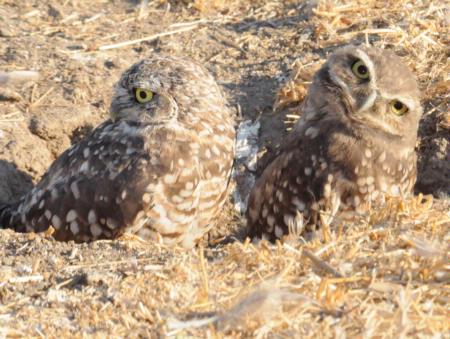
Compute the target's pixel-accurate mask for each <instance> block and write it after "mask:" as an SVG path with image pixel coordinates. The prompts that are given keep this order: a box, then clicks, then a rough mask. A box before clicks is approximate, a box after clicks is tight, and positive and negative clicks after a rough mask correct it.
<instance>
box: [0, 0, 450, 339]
mask: <svg viewBox="0 0 450 339" xmlns="http://www.w3.org/2000/svg"><path fill="white" fill-rule="evenodd" d="M143 3H146V2H143ZM317 6H318V5H317V4H316V2H315V1H247V0H240V1H238V0H236V1H210V2H207V1H194V2H192V1H163V0H160V1H150V2H149V4H148V5H146V6H141V5H140V2H139V1H119V0H114V1H102V0H99V1H94V2H92V4H91V2H88V1H52V0H46V1H37V0H35V1H20V2H17V1H9V0H3V1H1V2H0V70H1V71H13V70H36V71H39V73H40V79H39V81H37V82H27V83H25V84H20V85H14V86H13V85H11V86H2V87H0V203H2V202H10V201H14V200H15V199H18V198H19V197H20V196H21V195H22V194H24V193H25V192H27V191H28V190H29V189H30V188H31V187H32V186H33V184H34V183H36V182H37V181H38V180H39V178H40V177H41V176H42V175H43V173H44V172H45V170H46V169H47V168H48V166H49V165H50V164H51V162H52V161H53V160H54V159H55V158H56V157H57V156H58V155H59V154H60V153H61V152H62V151H64V150H65V149H66V148H67V147H68V146H69V145H71V144H72V143H74V142H76V141H77V140H79V139H80V138H82V137H83V136H84V135H85V134H86V133H88V132H89V131H90V130H92V128H93V127H95V126H96V125H97V124H99V123H100V122H101V121H103V120H104V119H106V118H107V117H108V107H109V101H110V99H109V98H110V96H111V89H112V86H113V84H114V83H115V81H116V80H117V79H118V77H119V75H120V73H121V72H122V71H123V70H124V69H125V68H127V67H128V66H129V65H130V64H131V63H133V62H135V61H137V60H139V59H141V58H145V57H146V56H149V55H152V54H154V53H162V52H164V53H169V54H176V55H188V56H190V57H192V58H194V59H196V60H199V61H201V62H202V63H204V64H205V65H206V66H207V68H208V69H209V70H210V71H211V72H212V73H213V74H214V76H215V77H216V79H217V81H218V82H219V84H220V85H221V86H223V88H224V90H225V92H226V95H227V97H228V99H229V102H230V106H232V107H233V108H234V109H235V111H236V114H237V116H238V117H239V120H246V119H252V120H254V119H259V121H260V123H261V130H260V149H261V152H260V156H261V157H262V158H261V161H260V162H259V165H258V170H257V173H260V171H261V168H263V167H264V164H265V163H267V161H268V159H270V157H271V155H272V154H273V152H274V151H275V150H276V148H277V143H278V141H279V140H280V138H281V137H282V136H283V135H284V134H285V133H286V127H285V123H284V121H285V119H286V114H292V113H293V112H294V113H295V112H296V107H297V105H298V100H297V99H295V98H294V99H292V98H291V99H289V98H288V99H286V98H281V99H286V100H285V101H286V102H284V104H285V105H283V107H281V108H279V109H276V110H274V107H275V105H276V102H277V101H276V100H278V101H280V100H281V99H280V93H281V92H280V88H281V89H283V88H284V89H285V88H286V86H288V85H289V79H291V80H292V81H294V83H295V82H296V83H297V84H298V83H301V84H306V85H305V86H307V82H308V80H310V77H311V74H312V73H313V72H311V69H314V67H317V65H318V64H320V62H322V61H323V60H324V59H325V57H326V55H327V54H328V53H329V52H330V51H332V50H333V49H334V48H335V47H337V46H339V45H343V44H347V43H363V42H364V41H365V40H366V38H367V39H369V41H370V42H372V43H375V44H376V45H384V46H386V47H388V48H393V49H394V50H396V52H397V53H399V54H400V55H403V56H404V57H405V60H406V61H407V62H408V63H409V64H410V65H411V67H412V68H413V69H414V71H415V72H416V73H417V74H418V78H419V81H420V85H421V87H422V89H423V92H424V100H423V105H424V111H425V115H424V118H423V121H422V123H421V127H420V132H419V134H420V143H419V145H418V152H419V175H418V183H417V189H416V190H417V193H419V192H422V193H424V194H433V195H434V196H435V197H436V198H439V197H440V198H442V199H444V200H443V201H442V202H439V203H438V205H439V204H440V206H441V207H440V210H441V211H444V212H445V211H448V205H446V202H445V197H446V196H448V195H449V194H450V115H449V94H448V89H449V88H450V85H449V80H448V74H449V64H448V47H447V49H446V48H445V44H446V43H447V46H448V43H449V40H448V36H449V35H448V34H447V38H446V37H445V34H442V31H441V34H440V35H438V36H436V35H433V29H436V30H438V29H443V28H442V25H443V23H445V20H443V21H442V22H441V21H433V19H430V18H429V16H430V15H437V14H436V13H438V12H433V13H434V14H433V13H432V14H429V15H428V16H426V13H425V12H426V10H425V9H424V8H425V7H426V6H425V7H421V9H422V10H423V13H425V14H423V15H424V17H423V18H424V19H423V22H424V25H425V23H427V24H429V23H430V22H431V23H435V27H434V28H433V27H432V28H428V31H427V32H429V36H430V37H431V39H432V40H433V39H434V40H437V39H441V40H439V41H437V42H436V41H434V40H433V41H434V42H435V44H437V46H436V45H434V44H433V43H429V44H427V45H426V46H427V47H426V48H425V49H424V47H423V46H422V45H420V46H419V45H414V42H412V40H413V37H410V36H408V37H407V42H408V43H406V42H402V43H398V41H399V40H400V38H399V37H398V36H393V37H391V36H390V35H389V34H387V35H383V34H384V33H380V34H377V33H375V34H369V35H367V34H364V33H360V34H358V33H357V34H349V33H352V32H358V31H363V30H364V29H369V28H370V29H383V28H389V27H392V25H393V23H394V26H398V27H401V28H402V29H404V30H405V31H406V32H408V34H412V33H410V32H412V31H411V27H409V26H408V22H409V21H408V20H410V21H411V20H412V19H411V18H410V17H403V18H398V19H395V18H394V19H393V18H392V17H389V18H387V19H382V18H379V19H375V18H371V19H370V20H369V21H366V20H364V19H361V17H360V16H358V17H355V18H353V17H352V16H353V13H354V12H353V11H352V10H348V8H347V9H346V7H345V6H347V5H340V6H341V7H339V6H337V5H336V6H337V7H339V8H341V9H342V8H344V10H343V11H341V12H339V11H337V12H336V11H335V12H333V10H334V9H333V8H334V7H333V5H320V6H321V7H320V6H319V7H317ZM342 6H343V7H342ZM354 6H356V7H355V8H358V6H360V4H359V3H355V4H354ZM365 6H368V7H364V6H362V5H361V8H363V9H362V11H369V12H364V13H370V11H371V10H373V11H380V10H381V9H380V8H382V7H383V5H381V4H377V3H376V2H374V3H373V4H371V5H365ZM370 6H372V7H370ZM430 6H431V5H430ZM433 6H435V5H433ZM436 6H437V8H438V10H437V11H441V12H439V13H441V14H442V9H439V6H438V4H437V5H436ZM436 6H435V7H436ZM394 7H395V6H394ZM318 8H319V10H317V9H318ZM408 8H409V10H408V11H413V9H411V8H410V7H408ZM430 8H432V7H430ZM346 10H348V12H346ZM327 11H328V13H335V14H336V13H338V14H336V15H334V16H333V15H328V16H327V15H322V14H320V13H325V12H327ZM339 13H341V14H342V13H343V14H342V15H341V14H339ZM364 13H359V14H358V15H364ZM407 13H409V12H407ZM421 13H422V12H421ZM439 13H438V14H439ZM447 14H448V12H447ZM338 15H340V17H339V18H338ZM421 15H422V14H421ZM349 17H350V18H351V19H349ZM336 18H338V19H339V20H338V19H336ZM353 19H354V20H353ZM333 20H335V21H333ZM336 20H337V21H336ZM392 20H397V21H392ZM405 20H406V23H405ZM411 22H412V21H411ZM447 24H448V22H447ZM333 25H335V26H336V25H337V28H335V27H334V26H333ZM430 25H431V24H430ZM430 27H431V26H430ZM184 29H185V31H182V32H176V33H173V34H170V35H166V36H161V37H157V38H154V39H148V40H147V41H144V42H140V43H133V44H129V45H127V46H123V47H117V46H114V44H117V43H121V42H126V41H131V40H134V39H140V38H147V37H151V36H152V35H155V34H159V33H163V32H173V31H177V30H184ZM421 29H422V30H423V31H425V29H426V27H425V28H421ZM444 32H445V30H444ZM447 33H448V30H447ZM418 35H419V33H417V34H416V35H415V36H418ZM337 37H338V38H337ZM417 39H419V40H420V38H417ZM420 41H421V40H420ZM417 44H418V43H417ZM411 46H412V47H411ZM411 51H413V52H411ZM424 58H425V59H426V58H428V59H426V60H424ZM293 69H294V70H299V71H298V72H297V73H295V72H292V70H293ZM300 87H301V86H300V85H299V87H298V90H301V88H300ZM277 93H278V99H277ZM230 206H231V205H230ZM225 214H226V216H225V219H224V220H226V222H224V225H226V226H223V227H222V228H220V227H219V229H220V230H219V231H215V232H214V233H213V234H212V235H210V237H209V240H210V243H211V242H215V241H216V242H218V241H220V240H221V239H222V237H223V236H225V235H226V234H227V232H228V233H230V232H231V231H230V227H231V228H233V230H234V231H236V230H239V228H240V226H241V225H242V224H241V220H240V218H239V216H237V215H235V214H233V213H232V212H231V207H230V209H228V210H227V212H226V213H225ZM230 225H231V226H230ZM440 225H441V226H440V227H447V228H448V225H449V224H448V223H447V224H445V223H442V224H440ZM238 233H239V232H238ZM436 234H441V235H440V237H441V240H444V238H445V237H448V232H447V233H445V232H444V233H442V232H441V233H439V232H438V233H436ZM442 234H444V235H442ZM226 246H230V247H226ZM226 246H225V247H224V248H222V247H221V248H220V249H215V248H212V247H211V248H209V249H208V250H206V252H205V254H204V255H203V254H200V251H197V250H196V251H193V252H192V253H184V252H178V251H171V250H167V249H164V248H161V247H160V246H152V245H151V244H143V243H142V242H140V241H139V240H138V239H134V238H131V239H122V240H120V241H112V242H108V241H103V242H97V243H92V244H81V245H75V244H73V243H58V242H55V241H54V240H53V239H52V238H51V237H49V236H47V235H34V234H14V233H13V232H11V231H1V232H0V249H1V250H0V278H1V280H0V337H2V335H3V334H4V335H10V336H24V335H27V336H50V337H53V336H56V335H62V334H66V335H68V334H70V335H79V336H98V337H101V336H104V335H110V336H111V335H112V336H129V335H131V336H133V337H135V336H136V337H137V336H162V335H164V334H167V333H168V332H170V326H168V319H171V317H172V316H173V314H174V312H176V311H177V310H179V309H181V310H182V314H185V315H186V314H187V313H186V312H187V311H189V312H190V313H189V312H188V313H189V314H191V315H192V314H194V313H195V312H196V311H195V309H192V307H191V306H192V304H191V305H190V306H188V304H187V301H186V302H184V301H182V300H183V298H187V299H186V300H191V301H192V300H194V299H195V301H196V304H197V305H202V302H204V303H205V304H204V305H203V306H199V307H198V310H197V311H198V312H199V313H198V314H199V315H198V316H205V314H206V315H207V314H209V313H208V312H214V311H218V310H219V311H220V310H221V309H222V308H223V306H224V305H230V304H229V303H230V302H231V301H230V300H231V299H232V301H233V300H235V299H233V298H236V297H237V295H236V294H230V295H228V296H224V295H221V298H222V299H220V298H219V300H216V299H214V297H211V296H210V298H209V299H208V293H209V292H208V288H206V287H205V285H204V283H205V281H204V277H205V273H204V268H205V264H204V260H207V261H208V265H209V267H210V269H211V270H212V271H213V270H214V268H213V267H214V262H215V261H220V260H222V259H221V258H222V257H223V256H230V257H232V256H233V255H236V253H237V252H239V251H240V250H241V248H240V247H239V246H241V245H238V244H231V245H226ZM269 251H275V252H276V251H277V249H276V248H275V249H274V248H272V249H269ZM203 256H205V258H204V257H203ZM186 261H187V262H189V265H192V266H187V267H194V268H196V269H198V272H197V273H198V275H195V274H194V273H192V272H191V273H189V272H186V270H185V269H184V268H183V267H180V265H181V266H182V265H183V264H181V263H185V262H186ZM252 265H257V264H256V263H253V264H252ZM218 267H221V266H218ZM252 267H253V266H252ZM252 267H250V266H249V267H247V268H248V270H246V269H244V268H242V267H241V268H239V270H241V269H242V270H241V275H242V277H243V278H242V279H241V280H240V281H239V280H234V282H230V283H231V284H235V285H236V286H235V287H236V289H238V287H239V284H240V285H242V286H244V285H245V284H246V283H245V281H246V279H245V276H246V275H248V274H250V273H251V271H252V269H253V268H252ZM217 269H219V268H217ZM223 270H224V271H223V274H225V275H226V274H228V273H227V272H226V270H225V269H223ZM212 271H211V272H212ZM202 272H203V273H202ZM209 274H212V273H209ZM214 274H216V273H214ZM230 274H231V273H230ZM193 275H194V276H193ZM233 276H234V275H233ZM21 277H22V278H23V279H22V280H21ZM149 277H151V278H149ZM173 277H177V278H179V279H182V280H183V279H185V280H184V282H183V283H181V282H180V284H186V283H188V284H189V283H191V286H192V289H193V290H197V289H200V292H199V295H197V294H196V296H195V298H194V297H193V296H192V295H189V296H187V295H186V294H183V293H184V292H183V293H181V294H179V292H177V291H176V289H173V286H176V283H174V282H172V283H171V284H164V281H165V280H167V279H172V278H173ZM234 277H235V278H236V276H234ZM147 278H148V280H149V281H151V282H152V284H153V285H152V284H149V285H146V284H145V281H146V279H147ZM236 279H237V278H236ZM225 280H226V279H225ZM155 281H157V282H155ZM227 281H228V280H227ZM169 286H171V287H169ZM171 288H172V289H171ZM210 289H211V290H214V288H213V287H211V286H210ZM230 293H231V292H230ZM233 293H235V290H234V292H233ZM442 293H443V292H442ZM446 293H448V287H447V290H446ZM445 295H447V294H445ZM211 298H212V299H211ZM224 298H225V299H224ZM445 298H447V299H446V300H447V302H448V300H450V299H448V297H445ZM231 304H233V303H232V302H231ZM205 305H206V306H205ZM192 312H194V313H192ZM319 313H320V312H319ZM319 313H317V314H319ZM328 316H329V315H328ZM321 317H322V319H325V318H326V316H325V313H323V314H322V315H321ZM331 317H332V318H333V315H331ZM181 318H183V316H181ZM338 318H339V317H338ZM449 323H450V322H449ZM321 326H322V325H321ZM330 326H331V325H330ZM361 326H362V325H361ZM285 327H286V326H285ZM207 328H208V327H207ZM209 328H210V330H205V331H201V332H189V331H188V332H181V333H184V334H185V335H194V336H196V335H202V336H203V335H207V333H209V335H211V333H212V335H219V336H220V335H221V334H220V333H221V332H220V331H219V332H216V330H211V327H209ZM257 328H259V327H257ZM361 328H362V327H361ZM437 328H438V330H437V332H439V328H441V329H442V328H445V326H444V325H442V326H441V327H437ZM284 330H286V329H285V328H284V329H283V331H284ZM208 331H212V332H208ZM315 331H316V330H315V329H314V328H311V329H310V331H309V332H307V333H306V334H308V335H312V336H314V333H315ZM344 332H345V331H344ZM176 333H178V332H176ZM218 333H219V334H218ZM224 333H225V332H224ZM232 333H234V334H232V336H233V335H244V336H245V335H255V332H252V331H251V330H248V332H245V331H243V332H239V331H238V332H232ZM261 333H262V335H263V336H265V335H267V333H263V332H261ZM280 333H284V334H285V335H289V333H290V332H289V331H287V332H286V331H285V332H280ZM330 333H331V332H330ZM361 333H363V330H361V329H359V330H358V326H356V327H354V328H352V329H351V330H350V332H348V334H350V335H352V334H354V335H361ZM424 333H425V332H424ZM291 334H292V333H291ZM306 334H305V335H306ZM431 334H432V333H431V332H427V333H426V335H431Z"/></svg>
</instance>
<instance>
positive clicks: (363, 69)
mask: <svg viewBox="0 0 450 339" xmlns="http://www.w3.org/2000/svg"><path fill="white" fill-rule="evenodd" d="M358 72H359V73H360V74H363V75H364V74H367V67H366V66H364V65H360V66H358Z"/></svg>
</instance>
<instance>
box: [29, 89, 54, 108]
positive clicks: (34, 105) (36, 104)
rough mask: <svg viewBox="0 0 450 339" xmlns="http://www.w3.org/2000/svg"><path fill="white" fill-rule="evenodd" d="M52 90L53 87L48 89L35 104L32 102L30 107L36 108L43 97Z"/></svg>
mask: <svg viewBox="0 0 450 339" xmlns="http://www.w3.org/2000/svg"><path fill="white" fill-rule="evenodd" d="M53 89H54V88H53V87H50V88H49V90H48V91H47V92H45V93H44V94H43V95H42V96H41V97H40V98H39V99H37V100H36V101H35V102H32V103H31V106H32V107H36V106H38V105H39V104H40V103H41V102H42V101H43V100H44V99H45V97H46V96H47V95H49V94H50V93H51V92H52V91H53Z"/></svg>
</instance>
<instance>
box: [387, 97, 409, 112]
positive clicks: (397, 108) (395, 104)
mask: <svg viewBox="0 0 450 339" xmlns="http://www.w3.org/2000/svg"><path fill="white" fill-rule="evenodd" d="M391 111H392V113H394V114H395V115H398V116H401V115H403V114H405V113H406V112H408V107H407V106H406V105H405V104H404V103H403V102H401V101H398V100H392V101H391Z"/></svg>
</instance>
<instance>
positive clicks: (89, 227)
mask: <svg viewBox="0 0 450 339" xmlns="http://www.w3.org/2000/svg"><path fill="white" fill-rule="evenodd" d="M234 138H235V130H234V119H233V114H232V112H231V111H230V109H229V108H228V107H227V105H226V102H225V99H224V96H223V94H222V92H221V90H220V88H219V87H218V85H217V84H216V82H215V81H214V79H213V77H212V76H211V75H210V74H209V73H208V71H207V70H206V69H205V68H204V67H203V66H201V65H200V64H198V63H197V62H195V61H192V60H190V59H187V58H178V57H172V56H154V57H152V58H149V59H145V60H143V61H140V62H138V63H136V64H135V65H133V66H132V67H131V68H130V69H128V70H127V71H125V72H124V74H123V75H122V77H121V79H120V81H119V82H118V84H117V86H116V89H115V94H114V96H113V98H112V103H111V119H110V120H108V121H106V122H105V123H103V124H101V125H100V126H99V127H97V128H96V129H95V130H94V131H93V132H92V133H91V134H90V135H89V136H87V137H86V138H85V139H83V140H81V141H80V142H79V143H77V144H75V145H73V146H72V147H71V148H69V149H68V150H67V151H65V152H64V153H63V154H62V155H61V156H60V157H59V158H58V159H57V160H56V161H55V162H54V163H53V164H52V165H51V167H50V168H49V170H48V171H47V173H46V174H45V175H44V177H43V178H42V180H41V181H40V182H39V183H38V184H37V185H36V187H35V188H34V189H33V190H32V191H31V192H29V193H28V194H27V195H25V196H24V197H23V198H22V199H20V201H18V202H16V203H14V204H10V205H6V206H0V228H13V229H15V230H16V231H20V232H32V231H37V232H38V231H44V230H46V229H47V228H48V227H49V226H50V225H52V226H53V228H54V229H55V232H54V236H55V237H56V238H57V239H59V240H75V241H77V242H83V241H91V240H95V239H112V238H116V237H118V236H120V235H121V234H123V233H124V232H129V233H135V234H137V235H139V236H141V237H142V238H144V239H159V240H161V239H162V241H163V242H164V243H166V244H168V245H180V246H183V247H186V248H190V247H192V246H194V245H195V243H196V242H197V241H198V240H199V239H200V238H201V237H202V236H203V235H204V234H205V233H206V232H207V231H208V230H209V229H210V228H211V227H213V226H214V224H215V222H216V217H217V215H218V214H219V212H220V210H221V208H222V206H223V204H224V202H225V199H226V198H227V195H228V186H229V185H228V184H229V177H230V173H231V168H232V163H233V158H234Z"/></svg>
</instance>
